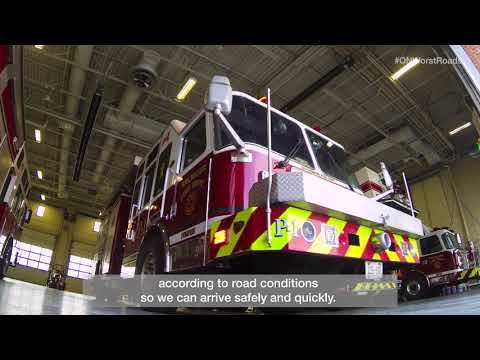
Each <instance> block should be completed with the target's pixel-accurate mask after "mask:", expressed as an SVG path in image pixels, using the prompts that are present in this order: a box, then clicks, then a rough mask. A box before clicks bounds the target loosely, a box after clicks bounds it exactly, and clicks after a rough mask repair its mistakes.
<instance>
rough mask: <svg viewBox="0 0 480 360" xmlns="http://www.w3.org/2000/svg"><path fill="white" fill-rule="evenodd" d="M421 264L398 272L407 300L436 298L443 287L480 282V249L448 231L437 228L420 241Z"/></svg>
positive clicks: (406, 267)
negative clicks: (432, 296) (479, 260)
mask: <svg viewBox="0 0 480 360" xmlns="http://www.w3.org/2000/svg"><path fill="white" fill-rule="evenodd" d="M419 245H420V246H419V248H420V262H419V263H418V264H415V265H412V266H405V267H403V268H402V269H401V270H400V271H399V279H401V280H402V293H403V295H404V296H405V297H406V298H407V299H408V300H415V299H420V298H423V297H426V296H428V295H433V294H434V293H435V292H436V293H440V291H439V290H442V289H444V288H450V287H453V288H456V287H457V286H458V285H459V284H465V285H469V284H471V283H477V282H478V280H479V279H480V267H479V264H478V250H477V249H476V247H475V246H474V244H473V243H472V242H470V243H469V244H465V242H464V241H463V240H462V238H461V236H460V234H458V233H456V232H454V231H453V230H451V229H448V228H442V229H434V231H432V232H430V233H429V234H428V235H426V236H425V237H423V238H421V239H419Z"/></svg>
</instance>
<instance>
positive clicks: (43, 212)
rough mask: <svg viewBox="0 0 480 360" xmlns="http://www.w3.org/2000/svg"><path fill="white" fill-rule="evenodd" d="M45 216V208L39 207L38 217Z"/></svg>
mask: <svg viewBox="0 0 480 360" xmlns="http://www.w3.org/2000/svg"><path fill="white" fill-rule="evenodd" d="M43 214H45V206H39V207H38V208H37V216H38V217H42V216H43Z"/></svg>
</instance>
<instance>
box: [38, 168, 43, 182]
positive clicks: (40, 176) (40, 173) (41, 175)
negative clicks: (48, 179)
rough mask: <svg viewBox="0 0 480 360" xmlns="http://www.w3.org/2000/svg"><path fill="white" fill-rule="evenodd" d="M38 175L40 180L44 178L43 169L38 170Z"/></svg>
mask: <svg viewBox="0 0 480 360" xmlns="http://www.w3.org/2000/svg"><path fill="white" fill-rule="evenodd" d="M37 176H38V178H39V179H40V180H42V179H43V173H42V170H37Z"/></svg>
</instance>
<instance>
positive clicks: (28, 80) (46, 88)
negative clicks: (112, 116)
mask: <svg viewBox="0 0 480 360" xmlns="http://www.w3.org/2000/svg"><path fill="white" fill-rule="evenodd" d="M24 80H25V83H26V84H28V83H30V84H32V85H34V86H36V87H37V88H38V89H41V90H43V91H44V92H46V93H50V92H54V93H58V94H63V95H68V96H71V97H74V98H76V99H79V100H80V101H83V102H86V103H90V100H91V99H90V98H87V97H85V96H83V95H77V94H73V93H71V92H69V91H68V90H65V89H63V88H58V87H56V86H53V85H49V84H46V83H42V82H39V81H36V80H33V79H31V78H28V77H24ZM27 87H28V85H27ZM59 105H60V104H59ZM100 106H101V107H102V108H104V109H107V110H110V111H113V112H116V113H120V109H119V108H116V107H114V106H111V105H107V104H105V103H102V104H101V105H100ZM157 107H158V108H161V107H160V106H157ZM162 109H164V108H162ZM165 112H169V113H171V114H174V115H175V116H177V117H182V118H187V117H186V116H184V115H182V114H179V113H176V112H173V111H171V110H168V111H166V110H165ZM135 116H136V117H138V118H141V119H144V120H147V121H152V122H160V123H162V124H167V125H168V124H169V121H168V120H164V119H160V118H156V119H153V118H149V117H147V116H145V115H141V114H135ZM159 120H160V121H159Z"/></svg>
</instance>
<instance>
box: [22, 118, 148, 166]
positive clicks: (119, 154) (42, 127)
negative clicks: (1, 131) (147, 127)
mask: <svg viewBox="0 0 480 360" xmlns="http://www.w3.org/2000/svg"><path fill="white" fill-rule="evenodd" d="M25 124H27V125H30V126H33V127H35V128H36V129H41V130H43V131H46V132H49V133H52V134H54V135H57V136H62V133H61V132H59V131H55V130H53V129H50V128H48V127H47V126H46V125H47V124H43V125H42V124H38V123H36V122H34V121H31V120H25ZM32 133H33V132H32ZM29 140H31V139H29ZM31 141H32V142H33V140H31ZM72 141H76V142H80V139H79V138H76V137H74V136H72ZM35 144H38V143H37V142H36V141H35ZM50 146H53V145H50ZM88 146H89V147H95V148H98V149H103V146H101V145H98V144H95V143H89V144H88ZM55 150H61V148H59V147H55ZM146 153H147V152H146V151H143V150H140V151H139V154H138V155H139V156H144V155H145V154H146ZM74 154H75V155H76V154H77V153H76V152H74ZM115 156H120V157H123V158H125V159H128V162H132V159H133V158H134V156H135V155H134V154H132V153H130V154H128V155H127V154H125V153H122V152H119V151H115ZM91 160H92V161H101V160H96V159H91ZM126 162H127V161H126Z"/></svg>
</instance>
